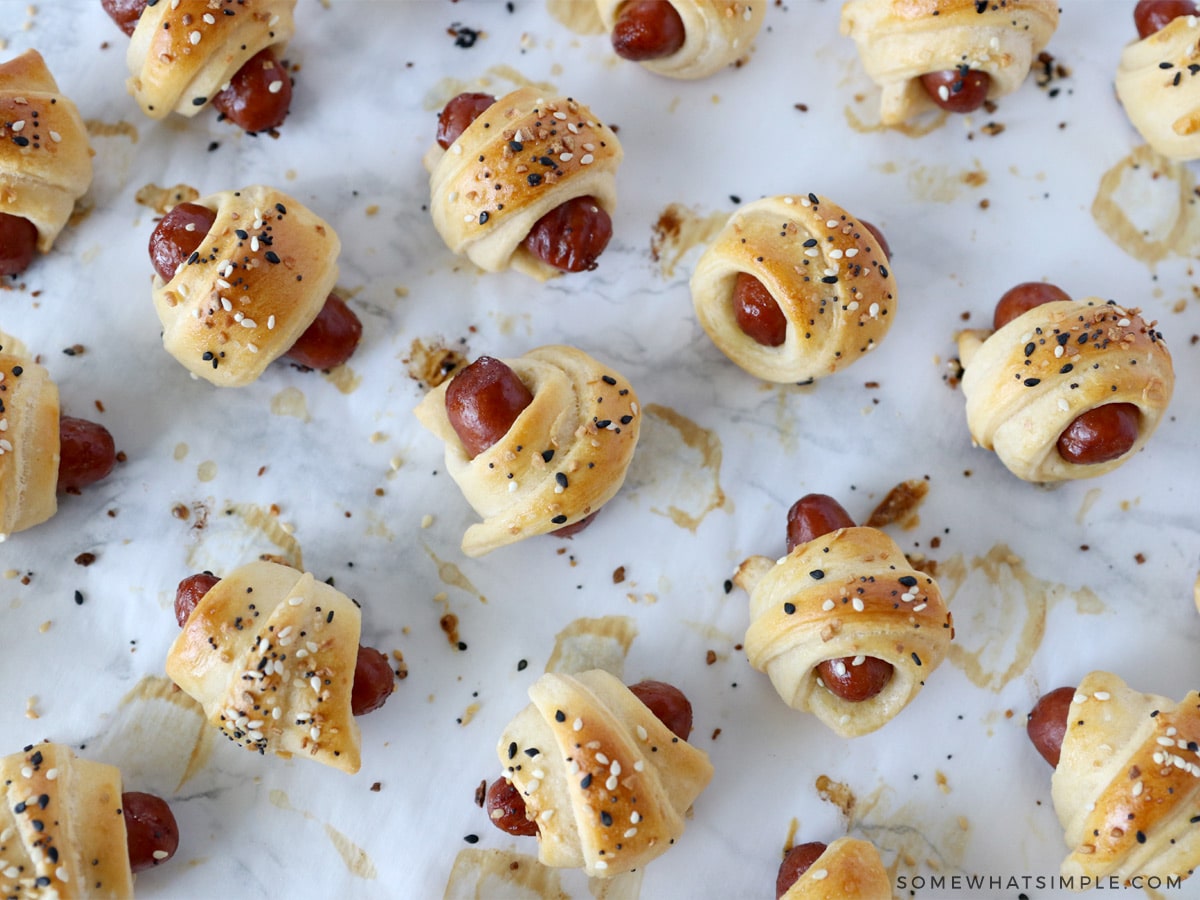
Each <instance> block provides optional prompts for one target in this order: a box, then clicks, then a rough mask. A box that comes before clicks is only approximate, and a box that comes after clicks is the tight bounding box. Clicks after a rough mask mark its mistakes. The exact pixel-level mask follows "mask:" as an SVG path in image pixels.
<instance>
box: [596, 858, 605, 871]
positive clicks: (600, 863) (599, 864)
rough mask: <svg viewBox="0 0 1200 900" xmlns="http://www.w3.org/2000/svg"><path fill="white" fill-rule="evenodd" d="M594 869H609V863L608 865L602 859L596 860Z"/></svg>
mask: <svg viewBox="0 0 1200 900" xmlns="http://www.w3.org/2000/svg"><path fill="white" fill-rule="evenodd" d="M594 868H597V869H607V868H608V863H606V862H605V861H604V860H602V859H598V860H596V862H595V866H594Z"/></svg>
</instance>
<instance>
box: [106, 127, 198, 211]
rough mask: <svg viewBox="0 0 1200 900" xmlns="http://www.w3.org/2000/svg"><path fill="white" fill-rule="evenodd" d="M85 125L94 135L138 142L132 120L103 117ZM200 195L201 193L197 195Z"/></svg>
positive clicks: (133, 142)
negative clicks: (113, 119) (105, 119)
mask: <svg viewBox="0 0 1200 900" xmlns="http://www.w3.org/2000/svg"><path fill="white" fill-rule="evenodd" d="M83 127H84V128H86V129H87V133H88V134H89V135H91V136H92V137H127V138H129V142H130V143H131V144H136V143H137V142H138V130H137V126H136V125H134V124H133V123H132V122H125V121H120V122H105V121H103V120H101V119H84V120H83ZM196 196H197V197H198V196H200V195H199V194H197V195H196Z"/></svg>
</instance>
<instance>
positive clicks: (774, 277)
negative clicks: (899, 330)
mask: <svg viewBox="0 0 1200 900" xmlns="http://www.w3.org/2000/svg"><path fill="white" fill-rule="evenodd" d="M741 272H746V273H747V274H750V275H753V276H754V277H755V278H757V279H758V281H759V282H760V283H761V284H762V285H763V287H765V288H766V289H767V291H768V292H769V293H770V294H771V296H772V297H773V298H774V300H775V302H776V303H777V304H779V308H780V311H781V312H782V313H783V315H784V317H785V318H786V319H787V323H788V324H787V337H786V339H785V340H784V342H783V344H781V345H780V346H778V347H768V346H765V345H763V344H760V343H758V341H756V340H754V338H752V337H750V335H748V334H746V332H744V331H743V330H742V328H741V326H740V325H738V323H737V318H736V316H735V313H734V304H733V300H732V298H733V289H734V284H735V282H736V281H737V277H738V274H739V273H741ZM691 291H692V305H693V306H694V307H695V309H696V317H697V318H698V319H699V321H700V325H701V327H703V328H704V330H705V332H706V333H707V334H708V336H709V337H710V338H711V339H712V341H713V343H714V344H716V345H717V348H718V349H719V350H720V351H721V352H722V353H724V354H725V355H726V356H728V357H729V358H730V359H731V360H733V362H735V363H736V364H737V365H738V366H740V367H741V368H742V369H744V370H745V371H747V372H749V373H750V374H751V375H754V376H755V377H757V378H762V379H764V380H766V381H774V382H780V383H786V382H803V381H809V380H812V379H815V378H823V377H824V376H826V375H829V374H832V373H833V372H836V371H837V370H838V369H841V368H844V367H845V366H848V365H850V363H852V362H854V361H855V360H857V359H858V358H859V357H861V356H862V355H863V354H865V353H868V352H869V351H871V350H873V349H874V348H875V347H876V345H877V344H878V343H879V342H880V341H881V340H883V338H884V336H885V335H886V334H887V332H888V329H889V328H890V327H891V323H892V319H894V318H895V308H896V281H895V278H894V277H893V276H892V273H891V268H890V266H889V265H888V260H887V257H886V256H885V255H884V252H883V250H882V249H881V248H880V246H879V243H878V241H876V240H875V236H874V235H873V234H871V231H870V230H869V229H868V228H865V227H863V225H862V224H861V222H859V221H857V220H855V219H854V218H853V217H852V216H851V215H850V214H849V213H848V212H846V211H845V210H844V209H842V208H841V207H840V206H838V205H837V204H836V203H834V202H833V201H831V200H829V199H828V198H825V197H819V196H817V195H816V194H807V195H799V194H797V195H789V196H779V197H767V198H765V199H762V200H756V201H754V202H753V203H748V204H746V205H745V206H743V207H741V208H739V209H738V210H737V211H735V212H734V214H733V215H732V216H730V217H729V221H728V222H727V223H726V224H725V227H724V228H722V229H721V231H720V233H718V235H717V237H716V239H715V240H714V241H713V242H712V244H710V245H709V247H708V249H707V250H705V251H704V254H703V255H702V256H701V257H700V260H699V261H698V262H697V263H696V269H695V271H694V272H693V274H692V279H691Z"/></svg>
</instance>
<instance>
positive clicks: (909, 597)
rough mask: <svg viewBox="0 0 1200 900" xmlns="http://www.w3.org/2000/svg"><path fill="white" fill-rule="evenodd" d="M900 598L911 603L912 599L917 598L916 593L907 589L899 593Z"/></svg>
mask: <svg viewBox="0 0 1200 900" xmlns="http://www.w3.org/2000/svg"><path fill="white" fill-rule="evenodd" d="M900 599H901V600H903V601H904V602H905V603H912V602H913V601H914V600H916V599H917V595H916V594H913V593H910V592H908V591H905V592H904V593H903V594H901V595H900Z"/></svg>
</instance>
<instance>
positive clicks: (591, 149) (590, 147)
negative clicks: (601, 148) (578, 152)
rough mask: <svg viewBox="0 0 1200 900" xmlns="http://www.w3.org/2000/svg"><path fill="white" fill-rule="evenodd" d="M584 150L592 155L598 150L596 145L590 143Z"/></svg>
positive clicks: (584, 146) (585, 145)
mask: <svg viewBox="0 0 1200 900" xmlns="http://www.w3.org/2000/svg"><path fill="white" fill-rule="evenodd" d="M583 149H584V150H586V151H588V152H589V153H591V152H592V151H593V150H595V149H596V145H595V144H593V143H591V142H590V141H589V142H588V143H586V144H584V145H583Z"/></svg>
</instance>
